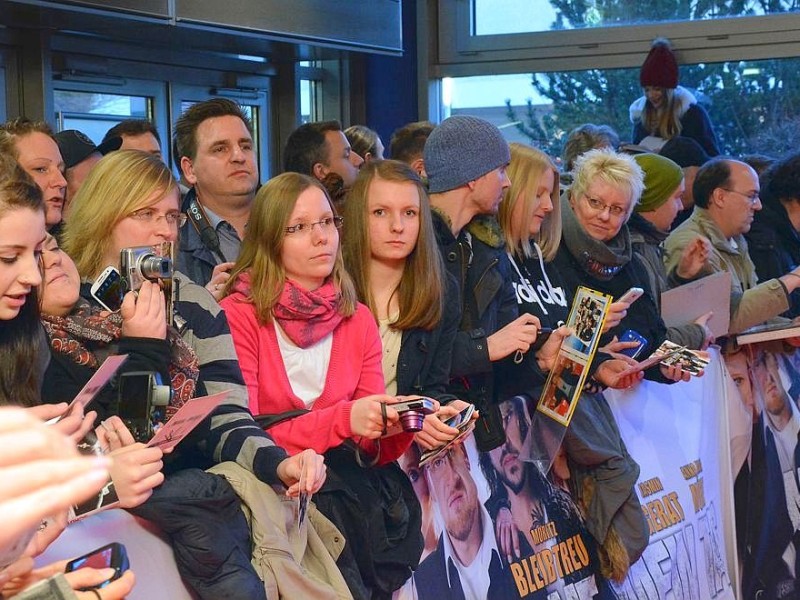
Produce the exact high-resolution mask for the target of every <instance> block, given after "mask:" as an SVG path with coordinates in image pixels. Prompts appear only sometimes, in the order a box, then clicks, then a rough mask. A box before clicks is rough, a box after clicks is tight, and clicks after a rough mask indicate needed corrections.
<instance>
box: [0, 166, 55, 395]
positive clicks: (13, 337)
mask: <svg viewBox="0 0 800 600" xmlns="http://www.w3.org/2000/svg"><path fill="white" fill-rule="evenodd" d="M23 209H25V210H31V211H37V212H41V213H42V214H44V201H43V200H42V192H41V190H40V189H39V186H37V185H36V184H35V183H34V182H33V180H32V179H31V178H30V177H29V176H28V174H27V173H25V171H23V170H22V168H20V167H19V166H18V165H17V164H16V161H14V160H13V159H12V158H11V157H10V156H9V155H6V156H2V155H0V218H1V217H2V216H4V215H6V214H7V213H9V212H12V211H15V210H23ZM43 339H44V335H43V330H42V327H41V325H40V324H39V302H38V296H37V290H35V289H34V290H31V292H30V294H28V297H27V298H26V300H25V304H23V306H22V308H21V309H20V311H19V313H18V314H17V316H16V317H14V318H13V319H10V320H8V321H0V356H2V357H3V358H2V360H0V406H7V405H18V406H35V405H37V404H39V384H40V383H41V382H40V379H39V376H40V375H41V373H39V372H38V371H37V365H39V364H40V361H39V360H38V358H39V355H40V354H41V352H42V351H43V347H42V345H40V341H41V340H43Z"/></svg>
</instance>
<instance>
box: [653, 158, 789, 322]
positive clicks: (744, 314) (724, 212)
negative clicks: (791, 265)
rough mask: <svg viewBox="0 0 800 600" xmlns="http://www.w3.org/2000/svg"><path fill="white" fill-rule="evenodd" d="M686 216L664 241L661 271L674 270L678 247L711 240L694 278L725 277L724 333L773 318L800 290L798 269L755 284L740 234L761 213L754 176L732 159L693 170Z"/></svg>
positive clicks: (752, 268)
mask: <svg viewBox="0 0 800 600" xmlns="http://www.w3.org/2000/svg"><path fill="white" fill-rule="evenodd" d="M693 188H694V189H693V191H694V202H695V207H694V211H693V212H692V215H691V216H690V217H689V219H688V220H686V221H685V222H684V223H683V224H681V225H680V227H678V228H677V229H675V230H674V231H673V232H672V233H671V234H670V235H669V237H668V238H667V240H666V242H665V249H666V253H665V255H664V263H665V265H666V267H667V272H671V271H672V270H673V269H675V268H676V267H677V263H678V261H679V260H680V257H681V253H682V251H683V248H684V247H686V246H687V245H688V244H689V243H690V242H691V241H692V240H694V239H695V238H697V237H698V236H704V237H706V238H708V239H709V240H710V242H711V248H712V249H711V253H710V255H709V258H708V262H707V263H706V266H705V267H704V268H703V270H702V271H701V272H700V273H699V275H698V276H703V275H710V274H711V273H718V272H721V271H728V272H729V273H730V274H731V320H730V326H729V332H730V333H739V332H741V331H743V330H745V329H747V328H748V327H753V326H754V325H758V324H760V323H763V322H764V321H767V320H769V319H772V318H774V317H777V316H778V315H780V314H781V313H782V312H784V311H785V310H786V309H787V308H789V294H790V293H791V292H792V291H794V290H795V289H796V288H798V287H800V267H798V268H796V269H795V270H793V271H790V272H789V273H786V274H785V275H783V276H781V277H779V278H777V279H770V280H768V281H765V282H763V283H760V284H759V283H757V282H758V279H757V277H756V271H755V267H754V266H753V262H752V261H751V260H750V256H749V255H748V252H747V242H746V241H745V238H744V234H745V233H747V232H748V231H749V230H750V225H751V223H752V222H753V218H754V215H755V213H756V211H759V210H761V199H760V198H759V194H760V190H761V187H760V184H759V181H758V176H757V175H756V172H755V171H754V170H753V169H752V168H751V167H750V166H749V165H747V164H745V163H743V162H740V161H738V160H732V159H727V158H715V159H713V160H711V161H709V162H707V163H706V164H705V165H703V166H702V167H701V168H700V170H699V171H698V172H697V177H695V180H694V185H693Z"/></svg>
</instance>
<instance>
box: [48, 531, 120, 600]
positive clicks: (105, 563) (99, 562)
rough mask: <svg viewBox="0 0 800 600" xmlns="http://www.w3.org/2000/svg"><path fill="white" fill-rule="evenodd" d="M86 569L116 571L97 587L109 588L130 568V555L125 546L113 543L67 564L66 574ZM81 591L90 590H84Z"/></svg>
mask: <svg viewBox="0 0 800 600" xmlns="http://www.w3.org/2000/svg"><path fill="white" fill-rule="evenodd" d="M84 568H91V569H114V575H113V576H112V577H111V578H110V579H108V580H107V581H105V582H104V583H101V584H100V585H98V586H95V587H97V588H102V587H105V586H107V585H108V584H109V583H111V582H112V581H114V580H115V579H119V578H120V577H122V574H123V573H124V572H125V571H127V570H128V569H129V568H130V562H129V561H128V553H127V551H126V550H125V546H123V545H122V544H120V543H119V542H111V543H110V544H106V545H105V546H102V547H101V548H97V549H96V550H92V551H91V552H89V553H88V554H84V555H83V556H79V557H78V558H75V559H73V560H71V561H69V562H68V563H67V567H66V568H65V569H64V572H65V573H71V572H72V571H77V570H78V569H84ZM80 591H88V590H86V589H84V590H80Z"/></svg>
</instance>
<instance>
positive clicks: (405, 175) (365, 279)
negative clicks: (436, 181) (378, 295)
mask: <svg viewBox="0 0 800 600" xmlns="http://www.w3.org/2000/svg"><path fill="white" fill-rule="evenodd" d="M376 179H380V180H383V181H392V182H397V183H410V184H412V185H414V186H415V187H416V188H417V192H418V193H419V209H420V210H419V235H418V237H417V244H416V246H415V247H414V249H413V250H412V251H411V254H409V255H408V257H406V264H405V268H404V269H403V275H402V277H401V278H400V283H399V284H398V286H397V289H396V290H394V293H395V294H397V300H398V305H399V308H400V317H399V318H398V319H397V321H396V322H395V323H392V325H391V327H392V328H393V329H396V330H399V331H403V330H406V329H433V328H434V327H436V325H438V324H439V321H440V320H441V318H442V311H443V304H444V283H443V282H444V279H443V278H444V272H445V271H444V265H443V264H442V257H441V255H440V253H439V248H438V246H437V244H436V235H435V233H434V231H433V220H432V219H431V209H430V204H429V202H428V194H427V192H426V191H425V186H424V185H423V184H422V180H421V179H420V178H419V175H417V174H416V173H415V172H414V170H413V169H412V168H411V167H409V166H408V165H406V164H405V163H401V162H399V161H396V160H377V161H370V162H369V163H366V164H364V165H363V166H362V167H361V171H360V172H359V174H358V177H357V178H356V181H355V183H354V184H353V187H352V188H351V189H350V192H349V193H348V195H347V200H346V201H345V205H344V218H345V221H344V236H343V243H342V250H343V252H344V262H345V265H346V266H347V269H348V271H349V272H350V274H351V275H352V277H353V281H354V283H355V286H356V291H357V292H358V298H359V300H361V301H362V302H363V303H364V304H366V305H367V306H368V307H369V309H370V311H372V314H373V315H376V316H377V314H378V311H377V307H376V306H375V300H374V298H373V297H372V292H371V290H370V282H369V265H370V261H371V260H372V253H371V251H370V241H369V223H368V220H369V189H370V186H371V185H372V182H373V181H375V180H376Z"/></svg>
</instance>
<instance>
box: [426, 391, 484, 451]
mask: <svg viewBox="0 0 800 600" xmlns="http://www.w3.org/2000/svg"><path fill="white" fill-rule="evenodd" d="M468 406H469V403H467V402H464V401H463V400H453V401H452V402H450V403H449V404H445V405H443V406H440V407H439V410H438V411H436V412H435V413H433V414H430V415H426V417H425V421H424V422H423V424H422V431H418V432H417V433H415V434H414V441H416V442H417V444H419V445H420V447H421V448H422V449H423V450H431V449H433V448H437V447H438V446H441V445H442V444H446V443H447V442H449V441H450V440H452V439H453V438H454V437H456V436H457V435H458V434H459V430H458V429H457V428H455V427H450V426H449V425H446V424H445V423H444V421H446V420H447V419H449V418H450V417H454V416H456V415H457V414H458V413H460V412H461V411H462V410H464V409H465V408H467V407H468ZM477 418H478V411H477V410H476V411H474V412H473V413H472V419H473V420H474V419H477Z"/></svg>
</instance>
